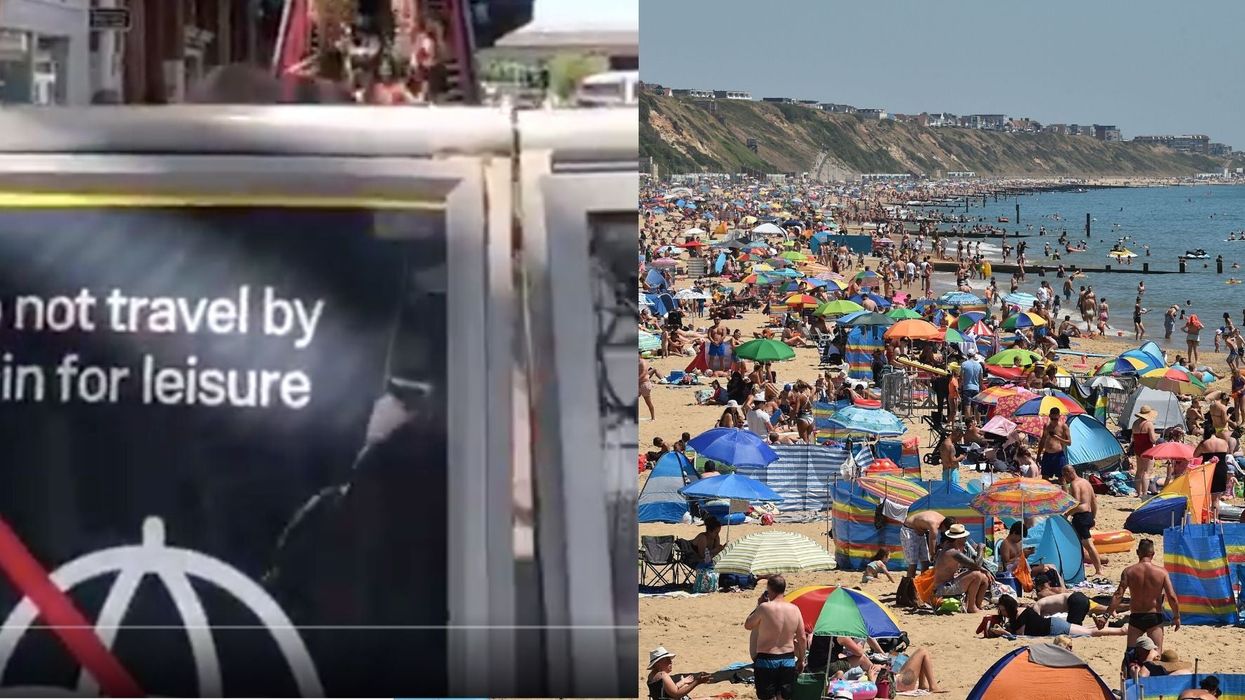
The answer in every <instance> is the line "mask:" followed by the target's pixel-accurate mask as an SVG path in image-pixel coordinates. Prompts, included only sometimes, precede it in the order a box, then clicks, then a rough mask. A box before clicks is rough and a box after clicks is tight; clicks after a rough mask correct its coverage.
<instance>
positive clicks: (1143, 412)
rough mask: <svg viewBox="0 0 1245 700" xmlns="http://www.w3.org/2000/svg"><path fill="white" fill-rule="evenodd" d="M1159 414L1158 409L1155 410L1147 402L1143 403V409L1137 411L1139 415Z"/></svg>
mask: <svg viewBox="0 0 1245 700" xmlns="http://www.w3.org/2000/svg"><path fill="white" fill-rule="evenodd" d="M1158 414H1159V412H1158V411H1156V410H1154V408H1152V407H1150V406H1147V405H1145V404H1142V406H1141V410H1140V411H1137V415H1138V416H1157V415H1158Z"/></svg>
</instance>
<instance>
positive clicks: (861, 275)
mask: <svg viewBox="0 0 1245 700" xmlns="http://www.w3.org/2000/svg"><path fill="white" fill-rule="evenodd" d="M877 278H878V273H876V272H874V271H873V270H861V271H860V272H857V273H856V274H855V275H853V276H852V279H854V280H856V281H857V282H864V281H868V280H875V279H877Z"/></svg>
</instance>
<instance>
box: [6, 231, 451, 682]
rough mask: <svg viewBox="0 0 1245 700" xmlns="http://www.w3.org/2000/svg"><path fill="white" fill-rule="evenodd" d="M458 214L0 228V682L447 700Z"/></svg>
mask: <svg viewBox="0 0 1245 700" xmlns="http://www.w3.org/2000/svg"><path fill="white" fill-rule="evenodd" d="M439 216H440V214H439V213H437V214H432V213H428V212H422V211H405V210H393V211H383V212H375V211H369V210H363V209H355V210H352V209H295V208H236V207H230V208H224V207H221V208H213V207H196V208H192V209H177V208H81V209H73V210H56V209H51V210H46V209H33V210H18V209H8V210H0V250H2V251H3V253H2V254H0V443H2V444H3V445H4V453H5V458H4V466H2V467H0V474H2V475H3V483H4V487H3V488H0V568H2V569H3V574H2V575H0V621H3V620H4V619H5V618H6V617H7V616H9V615H10V614H11V611H15V610H20V609H21V608H20V606H18V603H19V601H21V600H23V599H26V600H27V601H30V602H33V604H34V606H35V607H36V608H37V609H38V617H37V619H38V620H39V623H38V625H31V626H30V629H29V630H26V631H24V632H23V634H22V637H21V639H20V641H19V642H18V643H17V646H16V648H15V651H14V654H13V655H12V656H11V657H9V658H8V660H7V664H6V668H3V669H0V673H2V674H3V675H2V676H0V681H2V685H3V686H4V687H7V688H11V687H14V686H19V687H31V686H36V687H48V686H56V687H68V688H73V687H75V686H76V680H75V679H76V678H77V674H78V673H79V672H80V671H81V670H84V669H88V668H90V669H91V673H90V674H88V675H91V676H93V677H95V678H96V679H97V680H98V682H99V685H100V687H99V688H98V692H103V693H105V694H115V693H117V692H124V691H126V690H127V689H130V690H132V688H133V687H134V686H137V688H138V689H139V690H141V692H143V693H144V694H148V695H166V696H194V695H204V694H206V695H220V694H222V693H223V694H227V695H237V694H246V695H252V696H256V695H258V696H269V695H297V694H304V695H305V694H320V693H327V694H330V695H343V694H344V695H355V696H368V695H373V696H377V695H379V696H384V695H389V696H391V697H392V696H393V695H395V694H402V693H403V692H405V693H406V694H410V693H412V692H419V693H420V694H424V693H426V694H439V693H444V692H445V685H446V683H445V668H446V659H445V632H444V630H443V629H440V628H439V626H442V625H445V624H446V621H447V612H446V609H447V602H446V586H445V583H444V576H443V573H442V572H444V571H445V568H446V528H445V521H446V506H445V501H446V476H445V471H446V458H447V457H446V455H447V451H446V438H445V431H446V424H445V421H446V412H447V411H446V408H445V406H446V404H445V396H446V394H447V392H446V386H445V383H444V382H445V379H444V378H445V375H446V369H445V357H446V346H445V337H446V316H447V312H446V298H445V294H444V291H443V290H441V289H435V288H426V287H425V286H424V284H425V282H424V281H423V280H425V278H428V277H433V278H435V277H436V275H435V274H432V275H427V274H421V273H428V272H435V271H437V270H439V269H440V268H441V267H442V266H443V265H444V264H445V260H446V258H445V239H444V235H443V234H442V233H440V231H442V230H443V229H442V228H441V227H440V226H438V225H436V223H437V222H435V221H434V222H432V223H431V224H430V222H429V219H435V218H436V217H439ZM430 230H431V231H435V232H437V233H428V232H429V231H430ZM403 231H406V232H416V231H423V232H425V233H422V234H418V235H417V236H416V237H414V238H413V239H412V238H407V239H403V238H401V237H400V236H398V237H395V236H394V233H395V232H397V233H399V234H400V233H402V232H403ZM378 234H380V235H378ZM428 284H433V283H428ZM5 533H8V535H6V534H5ZM18 543H20V546H19V544H18ZM103 552H111V554H109V555H107V556H105V555H104V553H103ZM171 552H173V553H175V554H170V553H171ZM212 562H215V563H212ZM74 567H76V568H77V570H79V571H87V572H88V573H91V574H92V575H91V576H90V577H89V578H88V579H85V580H82V581H81V582H76V583H75V584H74V585H72V586H68V587H67V590H66V591H65V592H64V594H63V596H62V597H61V598H59V599H57V596H56V594H55V591H54V590H53V591H52V592H51V593H49V592H48V590H47V589H48V586H47V580H48V579H46V578H45V577H42V576H40V575H35V576H33V578H32V575H31V574H30V571H31V570H32V569H33V570H38V569H40V568H41V569H42V570H45V571H48V572H52V571H56V570H61V571H72V570H74ZM169 567H172V568H169ZM196 567H197V568H196ZM225 568H227V569H229V570H230V572H231V573H230V572H226V571H225ZM22 572H25V574H24V575H23V574H22ZM127 572H128V573H127ZM133 576H138V577H139V578H137V579H133V578H132V577H133ZM183 580H184V581H187V582H188V585H184V586H183V585H181V584H180V583H179V582H181V581H183ZM127 582H128V583H127ZM174 584H177V585H174ZM53 588H54V587H53ZM49 596H50V598H49ZM58 601H59V603H58ZM106 601H108V603H107V604H106ZM30 602H28V603H27V604H30ZM58 604H59V606H60V607H58ZM109 605H112V606H114V607H115V608H116V609H117V610H120V611H121V614H120V617H118V618H117V619H116V620H115V621H114V622H115V623H116V624H117V625H119V626H120V630H119V631H118V632H117V633H116V636H115V639H112V640H108V641H106V642H105V644H104V645H102V646H100V648H98V649H96V651H97V652H100V653H102V654H103V655H104V656H105V657H106V656H107V654H111V655H112V658H113V660H112V661H110V662H108V663H107V664H104V666H106V667H107V668H103V670H99V671H97V670H96V669H97V668H99V667H98V666H92V664H100V663H101V662H100V660H99V659H98V658H94V660H92V659H93V657H92V655H91V653H90V649H91V648H93V647H92V645H93V644H95V643H96V642H93V641H91V640H87V642H90V643H79V644H78V645H76V646H75V644H73V643H70V642H69V641H67V640H66V639H65V638H64V637H63V636H62V634H63V633H62V632H60V631H56V630H53V631H49V629H48V628H49V627H54V626H55V625H58V624H66V623H65V622H64V621H65V620H67V619H69V618H67V617H65V615H66V614H67V613H66V612H65V610H66V609H74V608H76V610H77V611H78V612H79V613H80V614H81V617H82V618H85V619H87V620H88V621H89V623H88V624H90V625H95V624H96V623H97V622H98V624H101V625H103V624H106V622H107V614H106V611H107V609H108V608H109ZM66 606H67V607H66ZM117 606H119V607H117ZM58 610H60V612H57V611H58ZM283 623H284V624H283ZM205 626H206V627H207V629H206V630H202V629H201V630H200V631H199V632H194V631H193V630H194V629H195V628H196V627H198V628H203V627H205ZM36 627H38V629H37V628H36ZM382 627H383V629H381V628H382ZM196 634H198V635H199V636H198V637H196V636H195V635H196ZM103 638H104V639H105V640H107V635H103ZM196 639H198V640H199V642H196V641H195V640H196ZM203 640H206V642H204V641H203ZM79 642H82V640H79ZM204 644H206V645H211V646H212V647H213V648H214V651H213V652H208V651H207V647H206V646H204ZM104 647H107V649H105V648H104ZM300 650H302V651H300ZM209 656H212V657H214V658H215V664H216V666H217V667H218V673H217V674H216V675H215V677H212V678H208V680H206V681H205V678H207V677H208V676H211V674H205V673H204V671H203V668H202V667H201V666H200V665H201V664H202V663H204V661H205V659H207V658H208V657H209ZM113 664H115V665H113ZM211 666H212V664H211V663H209V664H208V668H210V667H211ZM109 668H111V669H112V670H111V671H109V670H108V669H109ZM126 677H128V680H124V681H123V680H119V679H121V678H126ZM205 683H206V684H205Z"/></svg>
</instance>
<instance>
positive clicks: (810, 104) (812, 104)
mask: <svg viewBox="0 0 1245 700" xmlns="http://www.w3.org/2000/svg"><path fill="white" fill-rule="evenodd" d="M796 104H798V105H801V106H803V107H812V108H814V109H816V108H817V104H818V103H817V100H797V101H796Z"/></svg>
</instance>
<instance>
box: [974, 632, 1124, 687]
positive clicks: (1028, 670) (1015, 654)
mask: <svg viewBox="0 0 1245 700" xmlns="http://www.w3.org/2000/svg"><path fill="white" fill-rule="evenodd" d="M1015 698H1025V699H1026V700H1094V699H1095V698H1099V699H1101V700H1114V698H1115V694H1114V693H1112V692H1111V689H1110V688H1108V687H1107V684H1106V683H1105V682H1103V680H1102V678H1100V677H1099V676H1098V674H1097V673H1094V670H1093V669H1092V668H1090V667H1089V665H1088V664H1086V663H1085V662H1084V661H1082V660H1081V658H1080V657H1079V656H1077V655H1076V654H1073V653H1072V652H1070V651H1068V650H1067V649H1064V648H1063V647H1057V646H1055V645H1054V644H1034V645H1032V646H1027V647H1020V648H1019V649H1016V650H1013V651H1009V652H1007V653H1006V654H1004V655H1003V658H1001V659H999V660H998V661H996V662H994V665H993V666H991V667H990V668H989V669H988V670H987V671H986V672H985V673H984V674H983V675H982V676H981V679H980V680H978V681H977V685H975V686H973V689H972V690H971V691H969V693H968V700H1015Z"/></svg>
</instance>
